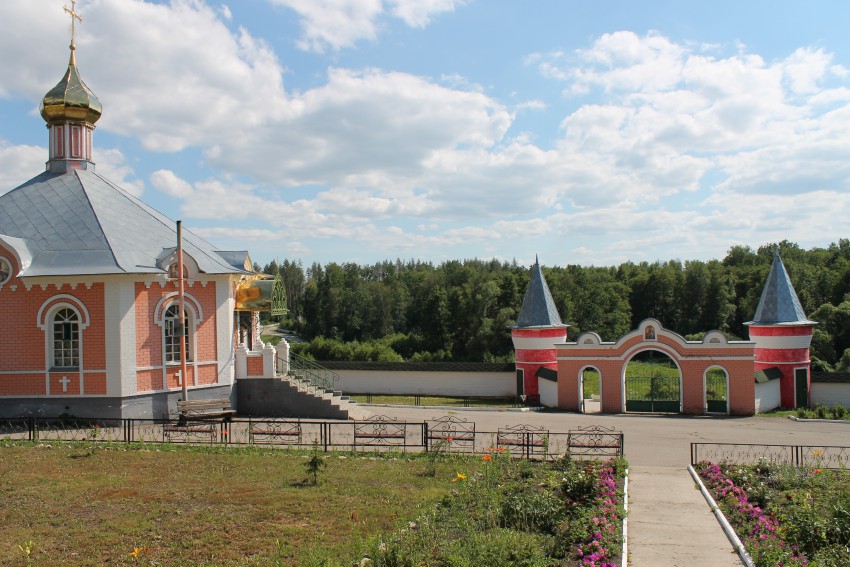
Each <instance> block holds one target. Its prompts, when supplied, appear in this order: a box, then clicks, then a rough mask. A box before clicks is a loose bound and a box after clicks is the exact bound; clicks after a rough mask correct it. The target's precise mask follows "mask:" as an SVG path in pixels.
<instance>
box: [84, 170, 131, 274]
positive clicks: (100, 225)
mask: <svg viewBox="0 0 850 567" xmlns="http://www.w3.org/2000/svg"><path fill="white" fill-rule="evenodd" d="M83 171H86V172H88V170H83ZM89 173H94V172H89ZM74 175H75V176H76V178H77V181H79V183H80V187H81V188H82V191H83V195H84V196H85V198H86V202H87V203H88V204H89V207H91V210H92V215H93V216H94V220H95V222H97V226H98V228H100V233H101V234H102V235H103V239H104V240H105V241H106V248H107V249H108V250H109V255H110V256H112V260H113V261H114V262H115V267H116V268H118V269H119V270H121V271H122V272H124V273H127V270H125V269H124V266H122V265H121V263H120V262H119V261H118V258H117V257H116V256H115V250H114V249H113V248H112V242H110V240H109V235H108V234H107V233H106V230H105V229H104V228H103V223H101V222H100V216H99V215H98V214H97V210H96V209H95V208H94V203H92V201H91V197H90V196H89V192H88V190H87V189H86V184H85V183H83V180H82V178H81V177H80V170H78V169H75V170H74ZM95 175H97V174H96V173H95ZM98 177H100V176H99V175H98ZM101 179H102V178H101Z"/></svg>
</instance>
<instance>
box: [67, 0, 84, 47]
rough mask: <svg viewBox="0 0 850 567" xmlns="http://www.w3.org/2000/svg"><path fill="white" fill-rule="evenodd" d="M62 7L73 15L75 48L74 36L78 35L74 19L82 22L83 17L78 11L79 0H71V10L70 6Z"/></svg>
mask: <svg viewBox="0 0 850 567" xmlns="http://www.w3.org/2000/svg"><path fill="white" fill-rule="evenodd" d="M62 9H63V10H65V12H67V13H68V15H69V16H71V49H74V37H75V36H76V35H77V28H76V22H75V21H74V20H79V21H80V23H82V21H83V17H82V16H80V15H79V14H78V13H77V0H71V9H70V10H69V9H68V6H63V7H62Z"/></svg>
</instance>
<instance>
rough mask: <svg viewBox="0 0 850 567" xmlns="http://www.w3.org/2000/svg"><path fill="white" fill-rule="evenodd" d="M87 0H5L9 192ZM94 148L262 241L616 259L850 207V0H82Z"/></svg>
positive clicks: (815, 230) (316, 254)
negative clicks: (98, 110)
mask: <svg viewBox="0 0 850 567" xmlns="http://www.w3.org/2000/svg"><path fill="white" fill-rule="evenodd" d="M63 5H68V6H70V0H67V1H63V0H4V1H3V2H2V3H0V48H2V51H3V53H4V57H3V58H2V60H0V76H2V77H3V80H2V81H1V82H0V124H2V126H0V192H2V191H5V190H8V189H11V188H13V187H15V186H16V185H18V184H20V183H21V182H23V181H25V180H27V179H29V178H30V177H33V176H34V175H36V174H37V173H39V172H40V171H42V170H43V167H44V165H43V164H44V161H45V160H46V157H47V149H46V142H47V133H46V130H45V128H44V123H43V121H42V119H41V118H40V116H39V115H38V112H37V106H38V102H39V101H40V99H41V97H42V96H43V94H44V93H45V92H47V90H48V89H49V88H50V87H52V86H53V85H54V84H56V82H57V81H58V80H59V79H60V78H61V76H62V74H63V73H64V68H65V66H66V64H67V57H68V49H67V45H68V39H69V29H68V28H69V19H68V17H67V15H66V14H65V13H64V12H63V10H62V7H63ZM77 9H78V11H79V12H80V13H81V14H82V16H83V20H84V21H83V22H82V24H81V25H79V26H78V37H77V63H78V67H79V69H80V72H81V74H82V76H83V78H84V79H85V81H86V82H87V83H88V85H89V86H90V87H91V88H92V90H93V91H94V92H95V93H96V94H97V95H98V97H99V98H100V100H101V102H102V103H103V106H104V115H103V118H102V119H101V120H100V122H98V124H97V130H96V132H95V161H96V162H97V171H98V172H99V173H102V174H104V175H106V176H108V177H110V178H111V179H113V180H114V181H117V182H119V183H120V184H121V185H122V186H124V187H125V188H126V189H128V190H129V191H131V192H133V193H135V194H137V195H139V196H140V197H141V198H142V199H143V200H145V201H146V202H148V203H149V204H151V205H153V206H154V207H156V208H157V209H159V210H161V211H162V212H164V213H165V214H167V215H169V216H170V217H172V218H175V219H178V218H180V219H183V221H184V223H185V225H186V226H187V227H188V228H190V229H191V230H193V231H195V232H198V233H200V234H202V235H203V236H205V237H206V238H207V239H209V240H210V241H212V242H214V243H215V244H216V245H218V246H219V247H220V248H222V249H246V248H247V249H248V250H250V251H251V255H252V257H253V258H254V260H256V261H258V262H259V263H261V264H264V263H266V262H268V261H270V260H271V259H274V258H278V259H283V258H289V259H301V260H303V261H304V263H305V264H307V265H309V264H310V263H312V262H314V261H318V262H322V263H325V262H329V261H338V262H345V261H355V262H360V263H371V262H374V261H379V260H383V259H395V258H402V259H408V258H418V259H423V260H431V261H434V262H440V261H443V260H447V259H455V258H471V257H478V258H492V257H495V258H499V259H504V260H511V259H516V260H517V261H519V262H520V263H523V264H528V263H531V262H532V261H533V259H534V256H535V254H539V256H540V259H541V262H542V263H544V264H546V265H564V264H582V265H613V264H618V263H620V262H623V261H627V260H631V261H634V262H641V261H650V262H651V261H655V260H662V261H664V260H668V259H681V260H707V259H711V258H722V257H723V256H724V255H725V254H726V252H727V251H728V250H729V248H730V247H731V246H733V245H739V244H740V245H750V246H760V245H763V244H766V243H770V242H776V241H779V240H783V239H788V240H791V241H793V242H797V243H798V244H800V245H801V246H803V247H805V248H812V247H823V246H827V245H828V244H829V243H831V242H835V241H837V240H838V239H839V238H847V237H848V236H850V235H848V232H850V231H848V226H850V220H848V219H850V191H848V189H850V37H849V36H848V34H847V33H846V24H847V22H850V3H848V2H844V1H834V2H827V1H812V2H807V3H801V2H791V1H756V0H751V1H747V2H740V1H738V2H726V1H715V2H710V3H708V2H701V3H696V2H693V3H688V2H677V1H654V2H653V1H645V2H633V1H608V2H586V1H581V2H579V1H567V0H561V1H558V0H535V1H534V2H519V1H508V0H486V1H485V0H468V1H463V0H411V1H405V0H240V1H238V2H236V1H231V2H226V3H221V2H208V1H207V2H205V1H202V0H173V1H170V2H166V1H163V2H152V1H148V2H142V1H140V0H81V1H80V2H78V3H77Z"/></svg>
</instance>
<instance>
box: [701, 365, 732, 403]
mask: <svg viewBox="0 0 850 567" xmlns="http://www.w3.org/2000/svg"><path fill="white" fill-rule="evenodd" d="M728 406H729V403H728V401H727V400H726V373H725V372H723V371H722V370H709V371H708V373H707V374H706V375H705V411H707V412H708V413H726V411H727V408H728Z"/></svg>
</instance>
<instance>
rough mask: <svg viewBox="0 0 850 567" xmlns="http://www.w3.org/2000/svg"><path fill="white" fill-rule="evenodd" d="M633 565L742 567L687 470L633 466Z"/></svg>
mask: <svg viewBox="0 0 850 567" xmlns="http://www.w3.org/2000/svg"><path fill="white" fill-rule="evenodd" d="M629 565H634V566H635V567H661V566H663V567H702V566H705V567H740V565H742V563H741V560H740V558H739V557H738V554H737V553H736V552H735V550H734V549H733V547H732V544H731V543H729V540H728V539H727V538H726V535H725V534H724V533H723V530H722V529H721V527H720V525H719V524H718V523H717V520H716V519H715V517H714V514H712V513H711V510H709V508H708V505H707V504H706V502H705V499H704V498H703V497H702V494H700V492H699V490H697V489H696V488H695V487H694V482H693V479H692V478H691V476H690V474H688V471H687V469H685V468H679V467H653V466H635V467H631V468H630V469H629Z"/></svg>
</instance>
